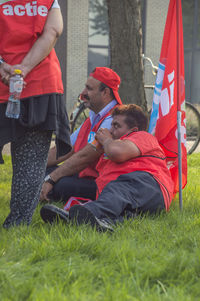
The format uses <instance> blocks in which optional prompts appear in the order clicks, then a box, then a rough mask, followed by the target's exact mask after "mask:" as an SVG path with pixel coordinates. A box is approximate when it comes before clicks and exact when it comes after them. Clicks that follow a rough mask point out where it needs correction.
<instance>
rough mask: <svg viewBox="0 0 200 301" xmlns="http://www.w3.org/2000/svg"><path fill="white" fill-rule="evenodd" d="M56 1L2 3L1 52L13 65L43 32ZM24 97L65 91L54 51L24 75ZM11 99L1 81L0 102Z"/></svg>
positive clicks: (0, 20)
mask: <svg viewBox="0 0 200 301" xmlns="http://www.w3.org/2000/svg"><path fill="white" fill-rule="evenodd" d="M53 1H54V0H36V1H30V0H15V1H8V2H6V3H4V4H1V5H0V37H1V43H0V55H1V56H2V57H3V59H4V60H5V61H6V62H7V63H8V64H11V65H15V64H20V63H21V61H22V60H23V58H24V57H25V56H26V54H27V53H28V52H29V50H30V49H31V47H32V46H33V44H34V43H35V41H36V40H37V39H38V37H39V36H40V35H41V34H42V32H43V29H44V25H45V22H46V19H47V15H48V12H49V10H50V8H51V5H52V4H53ZM25 81H26V83H27V85H26V87H25V88H24V90H23V91H22V94H21V98H27V97H30V96H36V95H43V94H50V93H61V94H62V93H63V84H62V76H61V70H60V64H59V61H58V59H57V56H56V53H55V50H54V49H53V50H52V51H51V52H50V54H49V55H48V56H47V57H46V58H45V59H44V60H43V61H42V62H41V63H40V64H38V65H37V66H36V67H35V68H34V69H33V70H32V71H31V72H30V73H29V74H28V75H27V77H26V78H25ZM7 100H8V87H7V86H6V85H4V84H3V83H2V82H1V81H0V103H2V102H5V101H7Z"/></svg>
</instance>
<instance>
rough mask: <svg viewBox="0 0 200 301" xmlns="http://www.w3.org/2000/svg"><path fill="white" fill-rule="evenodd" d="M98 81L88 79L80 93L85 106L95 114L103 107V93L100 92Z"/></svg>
mask: <svg viewBox="0 0 200 301" xmlns="http://www.w3.org/2000/svg"><path fill="white" fill-rule="evenodd" d="M100 83H101V82H100V81H98V80H97V79H95V78H93V77H89V78H88V79H87V82H86V84H85V88H84V90H83V91H82V93H81V94H82V99H83V101H84V102H85V105H86V107H87V108H89V109H90V110H92V111H94V112H95V113H98V112H100V111H101V110H102V109H103V107H104V98H103V95H104V91H100V90H99V87H100Z"/></svg>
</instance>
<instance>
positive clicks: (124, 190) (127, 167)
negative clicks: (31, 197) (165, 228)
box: [41, 104, 174, 230]
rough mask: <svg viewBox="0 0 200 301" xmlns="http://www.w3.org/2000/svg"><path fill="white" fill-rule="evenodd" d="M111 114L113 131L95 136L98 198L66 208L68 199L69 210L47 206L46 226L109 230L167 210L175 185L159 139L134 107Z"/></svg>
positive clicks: (126, 106) (98, 133)
mask: <svg viewBox="0 0 200 301" xmlns="http://www.w3.org/2000/svg"><path fill="white" fill-rule="evenodd" d="M112 115H113V121H112V127H111V130H110V131H108V130H107V129H103V128H101V129H99V131H98V132H97V134H96V136H95V137H96V140H97V141H98V143H99V145H97V151H98V152H99V153H102V155H101V157H100V159H99V161H98V164H97V166H96V168H97V171H98V172H99V176H98V177H97V179H96V183H97V187H98V189H97V199H96V200H95V201H88V202H87V203H86V204H83V203H80V202H79V204H77V203H76V204H75V205H74V204H70V206H67V205H68V204H69V203H70V200H69V201H68V203H67V204H66V206H65V209H66V210H63V209H61V208H58V207H56V206H54V205H49V204H48V205H45V206H44V207H42V209H41V217H42V219H43V220H44V221H45V222H49V223H52V222H53V221H55V220H56V219H57V217H60V218H61V219H62V220H64V221H66V222H69V220H71V221H75V222H76V223H78V224H82V223H90V224H91V225H92V226H96V227H97V229H98V230H106V229H111V227H110V224H112V223H115V222H116V221H122V220H123V218H124V217H127V218H128V217H134V216H135V215H137V214H142V213H146V212H148V213H150V214H154V213H156V212H160V211H161V210H164V209H165V210H169V206H170V203H171V201H172V196H173V188H174V187H173V181H172V179H171V175H170V172H169V170H168V168H167V164H166V158H165V154H164V152H163V151H162V149H161V147H160V146H159V144H158V141H157V139H156V138H155V137H154V136H152V135H151V134H149V133H147V132H146V128H147V123H148V120H147V116H145V114H144V113H143V111H142V109H141V108H140V107H138V106H137V105H134V104H131V105H122V106H119V107H117V108H115V109H114V111H113V113H112ZM74 199H75V198H74ZM68 210H69V211H68Z"/></svg>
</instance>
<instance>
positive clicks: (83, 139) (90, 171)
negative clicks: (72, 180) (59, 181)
mask: <svg viewBox="0 0 200 301" xmlns="http://www.w3.org/2000/svg"><path fill="white" fill-rule="evenodd" d="M115 107H116V106H115ZM115 107H114V108H115ZM114 108H112V109H111V110H110V111H109V112H108V113H107V114H106V115H105V116H103V117H102V118H101V119H100V121H99V122H98V123H97V124H96V125H95V126H94V127H93V129H91V122H90V118H89V117H88V118H87V119H86V120H85V122H84V123H83V125H82V126H81V128H80V131H79V133H78V137H77V139H76V142H75V144H74V151H75V152H78V151H79V150H81V149H82V148H83V147H85V146H86V144H87V143H88V136H89V134H90V132H91V130H92V131H93V132H95V133H96V132H97V131H98V129H99V127H100V125H101V124H102V122H103V121H104V119H105V118H106V117H107V116H109V115H110V114H111V111H112V110H113V109H114ZM97 162H98V161H97ZM97 162H94V163H93V164H91V165H90V166H89V167H87V168H85V169H84V170H82V171H81V172H80V173H79V177H80V178H95V179H96V178H97V177H98V172H97V171H96V164H97Z"/></svg>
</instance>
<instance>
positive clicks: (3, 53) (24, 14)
mask: <svg viewBox="0 0 200 301" xmlns="http://www.w3.org/2000/svg"><path fill="white" fill-rule="evenodd" d="M62 30H63V20H62V15H61V11H60V7H59V4H58V2H57V0H34V1H31V0H30V1H27V0H15V1H12V0H11V1H5V0H0V37H1V42H0V150H2V148H3V145H4V144H6V143H8V142H11V156H12V166H13V177H12V189H11V201H10V214H9V215H8V216H7V218H6V220H5V221H4V224H3V226H4V228H9V227H10V226H14V225H16V226H18V225H20V224H26V225H29V224H30V222H31V220H32V215H33V213H34V210H35V208H36V206H37V204H38V201H39V195H40V190H41V186H42V183H43V179H44V175H45V168H46V162H47V155H48V151H49V147H50V142H51V136H52V133H53V132H55V134H56V144H57V156H58V157H60V156H63V155H64V154H66V153H68V152H69V151H70V150H71V145H70V136H69V122H68V117H67V112H66V109H65V102H64V97H63V83H62V75H61V69H60V64H59V61H58V59H57V56H56V53H55V50H54V45H55V43H56V40H57V38H58V37H59V36H60V34H61V33H62ZM14 69H21V71H22V76H23V78H24V80H25V86H24V89H23V91H22V94H21V112H20V117H19V119H12V118H7V117H6V116H5V111H6V106H7V101H8V97H9V87H8V85H9V78H10V76H11V75H12V74H14ZM0 157H1V156H0ZM1 158H2V157H1Z"/></svg>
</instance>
